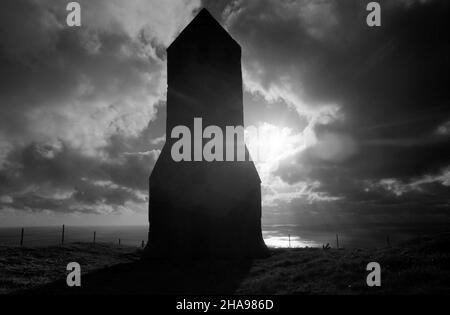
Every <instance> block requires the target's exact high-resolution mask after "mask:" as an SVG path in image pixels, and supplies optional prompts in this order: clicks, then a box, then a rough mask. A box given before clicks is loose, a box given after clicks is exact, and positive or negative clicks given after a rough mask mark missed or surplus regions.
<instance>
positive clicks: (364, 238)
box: [0, 224, 447, 248]
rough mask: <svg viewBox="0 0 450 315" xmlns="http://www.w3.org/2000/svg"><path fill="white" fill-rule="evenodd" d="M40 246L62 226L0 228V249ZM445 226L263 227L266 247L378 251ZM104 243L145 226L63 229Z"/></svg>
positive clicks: (126, 241) (141, 238)
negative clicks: (373, 249)
mask: <svg viewBox="0 0 450 315" xmlns="http://www.w3.org/2000/svg"><path fill="white" fill-rule="evenodd" d="M22 229H23V246H29V247H40V246H51V245H58V244H61V243H62V242H63V239H62V234H63V233H62V231H63V228H62V226H42V227H34V226H33V227H23V228H22V227H4V228H0V246H20V242H21V235H22ZM446 229H447V226H439V227H438V226H436V225H433V226H428V227H424V226H420V227H418V226H400V227H399V226H383V225H374V226H364V227H353V226H340V227H339V228H335V227H334V228H329V227H327V226H301V225H296V224H275V225H263V226H262V233H263V238H264V241H265V243H266V244H267V246H269V247H278V248H289V247H291V248H297V247H322V246H327V244H328V245H329V246H330V247H332V248H336V247H339V248H379V247H384V246H391V245H395V244H398V243H400V242H403V241H405V240H408V239H411V238H414V237H417V236H421V235H426V234H430V233H436V232H438V231H442V232H443V231H446ZM94 234H95V242H103V243H115V244H118V245H119V242H120V244H121V245H128V246H136V247H141V246H142V245H143V244H145V243H146V241H147V234H148V227H147V226H67V225H65V226H64V243H65V244H67V243H73V242H94Z"/></svg>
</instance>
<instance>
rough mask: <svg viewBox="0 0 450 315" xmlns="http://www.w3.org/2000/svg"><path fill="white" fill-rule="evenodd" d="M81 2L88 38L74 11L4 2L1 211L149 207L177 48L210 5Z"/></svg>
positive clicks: (31, 1)
mask: <svg viewBox="0 0 450 315" xmlns="http://www.w3.org/2000/svg"><path fill="white" fill-rule="evenodd" d="M79 2H80V4H81V8H82V26H81V27H79V28H78V27H75V28H70V27H68V26H67V25H66V16H67V11H66V5H67V3H68V1H59V0H39V1H37V0H8V1H3V2H2V9H1V10H0V210H1V209H2V208H3V209H4V208H13V209H16V210H23V209H32V210H51V211H56V212H77V211H81V212H107V213H110V212H114V211H116V210H117V211H121V209H122V208H121V207H124V208H126V206H127V203H135V204H139V207H128V209H129V208H133V210H134V209H136V208H140V209H141V210H142V209H145V208H146V206H145V205H146V199H147V198H148V196H147V194H146V193H145V191H146V190H147V187H148V176H149V174H150V171H151V169H152V167H153V165H154V163H155V160H156V158H157V156H158V154H159V148H160V147H161V145H162V143H161V142H160V141H155V139H158V138H161V137H162V136H163V135H164V128H163V123H164V115H162V112H163V111H162V110H161V111H159V109H161V108H164V106H165V81H166V78H165V46H167V45H168V44H169V43H170V42H171V40H172V39H173V38H174V36H175V35H176V34H177V32H178V31H179V30H180V28H181V27H183V26H184V25H185V24H186V23H187V21H189V20H190V19H191V17H192V13H193V11H194V10H196V8H197V7H198V1H196V0H188V1H183V2H179V1H162V2H161V1H157V0H149V1H147V0H130V1H127V2H126V3H125V2H123V1H120V0H96V1H84V0H81V1H79ZM158 111H159V115H158ZM157 116H158V120H157V121H155V120H156V118H157Z"/></svg>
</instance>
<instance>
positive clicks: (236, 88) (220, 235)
mask: <svg viewBox="0 0 450 315" xmlns="http://www.w3.org/2000/svg"><path fill="white" fill-rule="evenodd" d="M167 74H168V78H167V82H168V90H167V122H166V135H167V136H166V143H165V145H164V147H163V149H162V151H161V154H160V156H159V158H158V160H157V162H156V164H155V167H154V169H153V171H152V174H151V176H150V181H149V184H150V191H149V194H150V197H149V223H150V227H149V241H148V245H147V247H146V254H147V255H150V256H162V257H174V256H189V257H258V256H263V255H265V254H267V248H266V246H265V244H264V241H263V238H262V234H261V181H260V178H259V176H258V173H257V170H256V168H255V165H254V164H253V162H252V161H250V160H249V159H248V152H247V149H246V157H247V159H246V161H213V162H206V161H181V162H175V161H174V160H173V159H172V157H171V147H172V145H173V143H175V141H176V140H177V139H171V137H170V135H171V131H172V129H173V128H174V127H175V126H178V125H183V126H187V127H188V128H190V130H191V131H192V130H193V122H194V118H195V117H201V118H202V119H203V125H204V126H208V125H216V126H219V127H221V128H222V130H223V131H224V133H225V127H226V126H243V124H244V117H243V96H242V72H241V47H240V46H239V44H238V43H237V42H236V41H235V40H234V39H233V38H232V37H231V36H230V35H229V34H228V33H227V32H226V31H225V30H224V29H223V28H222V26H221V25H220V24H219V23H218V22H217V21H216V20H215V19H214V18H213V17H212V15H211V14H210V13H209V12H208V11H207V10H206V9H202V10H201V11H200V12H199V13H198V14H197V16H196V17H195V18H194V19H193V20H192V21H191V23H190V24H189V25H188V26H187V27H186V28H185V29H184V30H183V31H182V32H181V33H180V35H179V36H178V37H177V38H176V39H175V40H174V42H173V43H172V44H171V45H170V46H169V47H168V49H167ZM192 147H193V145H192ZM235 151H236V150H235Z"/></svg>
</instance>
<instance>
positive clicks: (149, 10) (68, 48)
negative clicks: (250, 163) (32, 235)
mask: <svg viewBox="0 0 450 315" xmlns="http://www.w3.org/2000/svg"><path fill="white" fill-rule="evenodd" d="M79 2H80V4H81V8H82V15H81V20H82V26H81V27H73V28H71V27H68V26H67V25H66V16H67V11H66V9H65V6H66V4H67V3H68V1H61V0H6V1H2V10H0V226H29V225H56V224H63V223H65V224H67V225H144V224H147V207H148V176H149V175H150V173H151V170H152V168H153V166H154V164H155V161H156V160H157V158H158V155H159V153H160V150H161V148H162V146H163V144H164V139H165V117H166V116H165V112H166V89H167V85H166V79H167V78H166V51H165V49H166V48H167V47H168V46H169V45H170V43H171V42H172V41H173V40H174V39H175V38H176V36H177V35H178V34H179V33H180V32H181V30H182V29H183V28H184V27H185V26H186V25H187V24H188V23H189V22H190V21H191V20H192V18H193V17H194V16H195V15H196V13H198V11H199V10H200V9H201V8H203V7H206V8H207V9H208V10H209V11H210V12H211V13H212V14H213V16H214V17H215V18H216V19H217V20H218V21H219V22H220V23H221V24H222V25H223V26H224V27H225V29H226V30H227V31H228V32H229V33H230V34H231V35H232V37H233V38H234V39H235V40H236V41H237V42H238V43H239V44H240V45H241V47H242V71H243V82H244V87H243V89H244V117H245V125H246V126H247V127H248V126H255V127H257V128H258V130H259V131H260V133H261V134H264V137H259V139H257V140H256V143H255V142H253V143H248V144H249V145H250V146H251V145H257V146H258V147H259V148H260V150H262V152H264V153H265V154H264V157H265V158H264V159H261V160H257V161H256V166H257V169H258V172H259V175H260V177H261V179H262V205H263V223H264V224H299V225H303V226H314V225H324V224H325V225H342V226H344V225H345V226H364V225H366V224H381V225H390V226H401V225H405V224H412V225H413V224H431V225H432V224H438V223H439V224H442V223H449V222H450V212H449V210H450V209H449V206H450V105H449V98H448V94H447V87H448V82H449V73H450V72H449V68H450V61H449V55H450V54H449V52H450V43H449V38H450V37H449V34H448V31H447V29H449V25H448V24H450V19H448V18H447V17H448V16H449V4H448V2H447V1H443V0H442V1H437V0H435V1H433V0H399V1H380V4H381V10H382V11H381V12H382V13H381V23H382V25H381V26H380V27H368V26H367V24H366V16H367V14H368V12H367V11H366V5H367V3H368V2H369V1H360V0H358V1H357V0H348V1H332V0H320V1H311V0H298V1H292V0H290V1H287V0H286V1H280V0H234V1H214V0H204V1H200V0H183V1H181V0H176V1H175V0H174V1H167V0H128V1H121V0H94V1H93V0H90V1H87V0H86V1H79ZM253 141H255V140H253Z"/></svg>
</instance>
